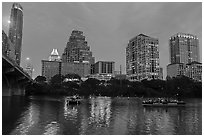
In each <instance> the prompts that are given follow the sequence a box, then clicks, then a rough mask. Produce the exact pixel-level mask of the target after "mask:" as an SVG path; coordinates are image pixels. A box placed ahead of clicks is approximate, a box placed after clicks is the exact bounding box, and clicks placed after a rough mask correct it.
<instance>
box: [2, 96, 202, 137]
mask: <svg viewBox="0 0 204 137" xmlns="http://www.w3.org/2000/svg"><path fill="white" fill-rule="evenodd" d="M59 100H61V101H59ZM186 102H187V103H188V105H187V106H186V107H177V108H175V107H170V108H159V107H158V108H154V107H153V108H151V107H150V108H148V107H143V106H142V105H141V100H139V99H136V98H108V97H95V98H91V99H84V100H83V102H82V104H80V105H68V104H67V102H66V101H65V100H64V99H63V98H58V99H55V98H54V97H53V98H43V99H40V98H38V99H30V100H28V99H25V98H4V99H3V108H2V111H3V113H2V114H3V115H2V125H3V128H2V129H3V134H19V135H25V134H29V135H32V134H38V135H42V134H45V135H56V134H65V135H66V134H68V135H71V134H82V135H86V134H89V135H91V134H93V135H100V134H104V135H105V134H107V135H112V134H113V135H129V134H132V135H140V134H142V135H145V134H154V135H157V134H159V135H164V134H165V135H170V134H171V135H174V134H177V135H180V134H188V135H189V134H202V104H201V102H202V100H197V101H193V100H189V101H186Z"/></svg>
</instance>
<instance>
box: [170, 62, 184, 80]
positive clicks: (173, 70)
mask: <svg viewBox="0 0 204 137" xmlns="http://www.w3.org/2000/svg"><path fill="white" fill-rule="evenodd" d="M182 75H185V64H184V63H174V64H169V65H168V66H167V76H168V77H170V78H174V77H177V76H182Z"/></svg>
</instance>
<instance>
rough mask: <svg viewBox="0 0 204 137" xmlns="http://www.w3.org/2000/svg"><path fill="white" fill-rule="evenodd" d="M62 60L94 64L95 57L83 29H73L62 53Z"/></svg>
mask: <svg viewBox="0 0 204 137" xmlns="http://www.w3.org/2000/svg"><path fill="white" fill-rule="evenodd" d="M62 62H78V63H83V62H86V63H90V64H94V57H92V52H91V51H90V47H89V46H88V43H87V41H86V40H85V36H84V35H83V32H82V31H78V30H73V31H72V33H71V36H70V37H69V41H68V42H67V45H66V47H65V49H64V53H63V54H62Z"/></svg>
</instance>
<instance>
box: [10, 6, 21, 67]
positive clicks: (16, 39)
mask: <svg viewBox="0 0 204 137" xmlns="http://www.w3.org/2000/svg"><path fill="white" fill-rule="evenodd" d="M22 31H23V8H22V6H21V5H20V4H19V3H13V6H12V8H11V15H10V24H9V39H10V41H11V43H13V44H14V47H15V55H16V63H17V64H18V65H20V61H21V46H22Z"/></svg>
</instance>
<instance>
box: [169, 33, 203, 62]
mask: <svg viewBox="0 0 204 137" xmlns="http://www.w3.org/2000/svg"><path fill="white" fill-rule="evenodd" d="M198 46H199V41H198V38H197V36H195V35H192V34H185V33H177V34H175V35H173V36H171V38H170V40H169V48H170V62H171V64H174V63H184V64H187V63H191V62H193V61H197V62H198V61H199V52H198Z"/></svg>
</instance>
